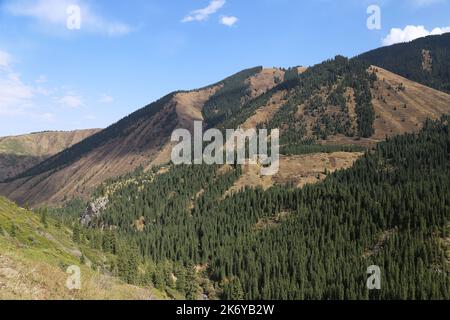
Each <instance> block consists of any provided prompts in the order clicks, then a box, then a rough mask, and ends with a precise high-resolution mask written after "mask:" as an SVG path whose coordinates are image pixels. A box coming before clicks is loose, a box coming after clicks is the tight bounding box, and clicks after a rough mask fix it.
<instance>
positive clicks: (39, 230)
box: [0, 198, 167, 300]
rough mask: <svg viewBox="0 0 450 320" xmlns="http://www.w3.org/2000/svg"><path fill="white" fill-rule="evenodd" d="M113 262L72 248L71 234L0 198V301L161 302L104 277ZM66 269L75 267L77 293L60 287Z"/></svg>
mask: <svg viewBox="0 0 450 320" xmlns="http://www.w3.org/2000/svg"><path fill="white" fill-rule="evenodd" d="M113 259H114V257H113V256H108V255H105V254H103V253H101V252H100V251H98V250H93V249H91V248H89V247H88V246H86V245H78V244H76V243H74V242H73V241H72V231H71V230H70V229H68V228H67V227H64V226H62V225H60V224H59V223H58V222H57V221H55V220H53V219H51V218H50V217H47V218H46V219H45V220H44V221H42V219H41V218H40V217H39V216H38V215H37V214H35V213H33V212H30V211H27V210H25V209H23V208H19V207H17V206H16V205H15V204H13V203H11V202H9V201H8V200H6V199H4V198H0V300H2V299H164V298H167V296H166V295H165V294H163V293H162V292H160V291H158V290H156V289H153V288H152V289H144V288H140V287H136V286H131V285H128V284H125V283H124V282H122V281H120V280H118V279H117V278H115V277H112V276H109V275H107V272H105V271H104V270H102V269H103V268H104V265H106V264H107V263H108V262H109V261H112V260H113ZM70 265H78V266H80V267H81V290H74V291H70V290H69V289H67V288H66V286H65V283H66V280H67V278H68V277H69V274H67V273H66V269H67V267H68V266H70ZM97 268H98V271H97V270H94V269H97Z"/></svg>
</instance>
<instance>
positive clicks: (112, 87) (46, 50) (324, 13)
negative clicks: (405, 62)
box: [0, 0, 450, 136]
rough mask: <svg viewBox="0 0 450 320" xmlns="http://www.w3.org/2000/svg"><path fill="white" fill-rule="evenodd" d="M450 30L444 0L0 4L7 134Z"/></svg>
mask: <svg viewBox="0 0 450 320" xmlns="http://www.w3.org/2000/svg"><path fill="white" fill-rule="evenodd" d="M70 5H77V6H78V7H79V8H80V10H81V11H80V16H81V25H80V29H79V30H78V29H75V30H69V29H68V28H67V19H68V17H69V14H68V13H67V11H66V10H67V8H68V7H69V6H70ZM370 5H378V6H379V7H380V8H381V29H379V30H370V29H368V28H367V19H368V17H369V14H367V12H366V11H367V8H368V6H370ZM407 26H409V27H407ZM422 26H423V27H422ZM449 26H450V1H447V0H379V1H376V0H372V1H369V0H368V1H366V0H334V1H333V0H309V1H308V0H302V1H299V0H195V1H187V0H171V1H163V0H127V1H125V0H96V1H93V0H0V136H4V135H16V134H21V133H27V132H35V131H42V130H72V129H81V128H93V127H105V126H107V125H109V124H111V123H113V122H115V121H117V120H119V119H120V118H122V117H123V116H125V115H127V114H129V113H131V112H133V111H135V110H137V109H139V108H140V107H143V106H144V105H146V104H148V103H150V102H152V101H154V100H155V99H157V98H159V97H161V96H163V95H165V94H167V93H169V92H171V91H173V90H178V89H193V88H198V87H201V86H204V85H207V84H211V83H213V82H217V81H219V80H221V79H223V78H224V77H226V76H229V75H231V74H233V73H235V72H237V71H240V70H241V69H243V68H248V67H253V66H257V65H263V66H267V67H272V66H279V67H289V66H296V65H305V66H308V65H312V64H315V63H318V62H321V61H322V60H324V59H327V58H330V57H333V56H335V55H336V54H343V55H346V56H353V55H356V54H358V53H362V52H364V51H367V50H370V49H373V48H376V47H379V46H381V45H383V44H389V43H393V42H398V41H402V40H409V39H413V38H416V37H418V36H423V35H426V34H428V33H431V32H433V33H442V32H448V31H450V28H449ZM406 27H407V28H406ZM393 28H397V29H394V30H392V29H393ZM435 28H440V29H435ZM433 29H434V30H433Z"/></svg>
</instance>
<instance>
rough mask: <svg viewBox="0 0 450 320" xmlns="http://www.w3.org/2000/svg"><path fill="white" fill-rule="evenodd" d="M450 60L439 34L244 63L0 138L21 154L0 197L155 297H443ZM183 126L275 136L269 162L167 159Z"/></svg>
mask: <svg viewBox="0 0 450 320" xmlns="http://www.w3.org/2000/svg"><path fill="white" fill-rule="evenodd" d="M449 61H450V34H444V35H441V36H431V37H426V38H423V39H418V40H415V41H413V42H411V43H404V44H397V45H394V46H390V47H383V48H379V49H377V50H374V51H371V52H368V53H364V54H361V55H359V56H356V57H353V58H346V57H343V56H336V57H334V58H332V59H329V60H327V61H324V62H322V63H319V64H317V65H314V66H309V67H299V66H295V67H292V68H288V69H283V68H263V67H254V68H250V69H246V70H243V71H241V72H239V73H236V74H234V75H232V76H230V77H228V78H226V79H224V80H222V81H219V82H217V83H215V84H212V85H209V86H207V87H204V88H199V89H195V90H190V91H177V92H173V93H170V94H168V95H166V96H164V97H162V98H161V99H159V100H157V101H155V102H153V103H151V104H149V105H147V106H145V107H144V108H142V109H139V110H137V111H136V112H134V113H132V114H130V115H129V116H127V117H125V118H123V119H122V120H120V121H118V122H117V123H115V124H112V125H111V126H109V127H107V128H106V129H103V130H88V131H83V132H73V133H41V134H37V135H31V136H24V137H22V138H0V151H1V150H5V151H4V152H5V153H6V154H8V156H10V155H14V156H15V157H22V156H26V157H32V158H30V159H28V160H26V161H24V162H23V163H22V162H14V166H10V165H9V164H8V162H4V160H3V161H2V162H0V163H6V164H3V165H2V166H3V167H5V169H3V171H1V172H2V177H3V179H2V180H3V181H2V182H1V183H0V194H2V195H4V196H5V197H7V198H8V199H10V200H12V201H14V202H16V203H17V204H18V205H21V206H25V207H27V208H30V207H31V208H34V210H35V212H36V213H38V214H40V215H41V219H43V220H45V219H46V218H45V219H44V218H42V217H47V215H49V216H50V217H51V219H54V220H52V221H53V222H52V223H54V224H55V225H56V224H62V225H63V226H65V228H67V233H70V234H71V235H72V236H73V239H72V241H73V243H72V244H71V246H74V247H75V246H77V247H79V248H81V249H79V250H80V251H83V254H84V252H86V253H90V255H91V257H94V258H96V257H97V258H96V259H97V260H98V261H97V263H96V267H97V268H98V269H99V270H102V271H103V272H106V273H108V274H109V275H114V276H117V277H119V278H120V279H121V281H123V282H126V283H128V284H131V285H135V286H148V285H150V286H151V287H152V288H156V290H157V291H155V292H158V294H159V295H163V296H165V297H175V296H178V295H181V296H183V297H186V298H189V299H196V298H199V297H202V296H203V297H205V296H206V297H207V298H209V299H216V298H223V299H243V298H248V299H361V298H362V299H425V298H437V299H442V298H444V299H448V292H449V290H448V288H449V285H450V277H449V273H448V268H449V265H450V262H449V261H450V242H449V240H448V232H449V228H450V224H449V222H450V216H449V212H450V210H449V208H450V203H449V202H448V201H449V200H448V199H449V197H448V196H449V188H448V186H449V184H448V179H449V174H448V173H449V172H448V170H449V168H450V166H449V165H448V162H449V159H450V158H449V152H450V149H449V148H448V146H449V137H450V135H449V129H448V116H447V115H448V114H449V113H450V94H449V93H450V89H449V83H450V67H449V65H448V63H449ZM194 121H203V123H204V126H205V128H218V129H220V130H225V129H236V128H243V129H249V128H266V129H269V130H273V129H280V132H281V138H280V144H281V160H280V170H279V172H278V173H277V174H276V175H274V176H270V177H264V176H261V175H260V173H259V170H258V168H259V167H258V165H244V166H240V165H236V164H234V165H222V166H220V165H217V166H207V165H199V166H186V165H181V166H175V165H173V164H172V163H171V158H170V155H171V150H172V147H173V143H172V142H171V141H170V137H171V134H172V132H173V131H174V130H175V129H178V128H183V129H188V130H190V131H192V130H193V123H194ZM30 141H31V142H30ZM54 141H58V143H56V142H54ZM46 145H48V146H51V148H50V147H49V148H46V147H45V146H46ZM39 157H42V158H39ZM14 159H15V158H14ZM0 160H1V158H0ZM41 160H42V161H41ZM0 205H1V206H3V207H5V208H10V209H9V210H12V211H17V212H18V211H20V210H22V209H20V208H17V207H15V205H14V204H12V203H10V202H8V201H7V200H3V199H2V200H1V201H0ZM26 212H27V213H23V214H29V212H28V211H26ZM13 220H14V219H13V218H12V217H6V218H4V224H5V225H8V227H6V226H3V228H4V230H11V226H10V224H11V221H13ZM0 222H1V221H0ZM41 223H42V221H41ZM22 228H25V225H24V226H23V227H22ZM52 228H53V227H52ZM57 232H59V231H57ZM2 233H4V234H5V233H7V235H6V236H7V237H8V239H9V238H11V237H12V235H11V231H8V232H2ZM39 235H40V236H44V237H45V232H44V233H42V232H40V233H39ZM74 235H76V236H74ZM59 236H60V235H59ZM59 236H58V237H59ZM47 238H48V236H47ZM0 239H2V237H1V234H0ZM22 242H23V241H22ZM0 244H1V242H0ZM25 245H26V246H31V247H33V245H34V244H33V243H31V242H30V243H26V244H25ZM294 249H295V250H294ZM90 250H96V251H95V254H94V253H92V252H90ZM0 254H1V252H0ZM103 255H106V256H107V257H108V259H106V258H103ZM79 256H80V257H81V255H79ZM98 257H102V258H98ZM94 258H92V259H94ZM10 259H11V258H10ZM72 259H73V257H72ZM83 260H84V259H83ZM373 264H375V265H380V266H382V267H383V268H384V269H385V270H389V271H390V273H389V274H387V275H386V278H385V281H386V287H387V289H386V290H384V291H382V292H368V291H367V290H366V288H365V280H364V279H363V278H364V274H365V271H366V270H365V268H367V266H369V265H373ZM0 270H1V269H0ZM187 279H190V280H187ZM0 280H1V278H0ZM0 284H1V283H0ZM168 293H170V294H168Z"/></svg>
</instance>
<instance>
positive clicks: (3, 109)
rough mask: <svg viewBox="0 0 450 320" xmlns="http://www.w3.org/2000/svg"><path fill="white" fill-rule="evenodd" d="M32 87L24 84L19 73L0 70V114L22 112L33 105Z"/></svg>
mask: <svg viewBox="0 0 450 320" xmlns="http://www.w3.org/2000/svg"><path fill="white" fill-rule="evenodd" d="M33 97H34V88H33V87H31V86H28V85H26V84H24V83H23V82H22V80H21V78H20V75H19V74H17V73H13V72H0V115H15V114H22V113H24V112H25V110H26V109H27V108H29V107H31V106H32V105H33V102H32V99H33Z"/></svg>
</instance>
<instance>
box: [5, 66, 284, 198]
mask: <svg viewBox="0 0 450 320" xmlns="http://www.w3.org/2000/svg"><path fill="white" fill-rule="evenodd" d="M257 72H258V73H261V75H257V74H256V75H252V77H251V78H250V77H248V78H247V79H244V81H243V83H244V84H245V86H246V87H247V90H244V91H242V92H239V91H237V90H236V89H234V87H233V86H236V81H234V82H233V77H230V78H228V79H226V80H224V81H223V82H219V83H217V84H215V85H212V86H209V87H206V88H203V89H199V90H194V91H189V92H175V93H172V94H170V95H167V96H166V97H164V98H162V99H160V100H158V101H156V102H155V103H153V104H151V105H148V106H147V107H145V108H143V109H140V110H138V111H136V112H135V113H133V114H131V115H130V116H128V117H126V118H124V119H122V120H121V121H119V122H118V123H116V124H114V125H112V126H110V127H108V128H107V129H105V130H102V131H100V132H98V133H97V134H95V135H93V136H91V137H90V138H88V139H86V140H85V141H83V142H82V143H80V144H77V145H75V146H73V147H72V148H69V149H67V150H65V151H63V152H62V153H60V154H58V155H56V156H54V157H52V158H51V159H49V160H47V161H45V162H43V163H41V164H40V165H39V166H36V167H33V168H31V169H30V170H28V171H27V172H25V173H24V174H22V176H20V177H19V178H18V179H15V180H12V181H8V182H7V183H2V184H0V193H1V194H3V195H5V196H7V197H8V198H10V199H13V200H14V201H17V202H18V203H21V204H25V203H29V204H30V205H35V204H41V203H52V204H55V203H60V202H62V201H64V200H65V199H68V198H72V197H77V196H81V197H84V196H87V195H89V193H90V192H91V191H92V190H93V189H94V188H95V187H96V186H98V185H99V184H100V183H102V182H103V181H105V180H106V179H108V178H112V177H116V176H119V175H123V174H126V173H129V172H131V171H133V170H135V169H136V168H137V167H139V166H143V167H144V168H148V167H149V166H151V165H153V164H161V163H165V162H167V161H169V160H170V142H169V141H170V135H171V133H172V131H173V130H174V129H175V128H187V129H191V128H192V124H193V121H194V120H203V116H204V113H203V112H202V111H203V107H204V106H205V105H206V104H207V103H208V102H209V101H210V100H211V99H212V98H213V97H216V96H217V94H218V93H221V92H227V91H226V90H225V89H226V88H225V89H224V86H227V85H229V86H230V87H231V88H232V89H233V90H230V91H232V93H233V94H234V95H235V96H236V94H239V100H240V101H241V103H242V104H243V103H245V102H246V101H249V100H250V99H251V98H252V94H254V92H264V91H265V90H269V89H270V88H272V87H273V86H275V82H276V81H275V78H276V77H280V76H281V73H280V72H281V71H279V70H278V69H261V70H259V71H257ZM238 75H239V77H240V78H239V79H242V73H240V74H238ZM227 81H228V82H227ZM230 83H231V84H230ZM216 98H217V97H216ZM219 98H220V97H219ZM238 107H239V106H238ZM211 110H213V108H211Z"/></svg>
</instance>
